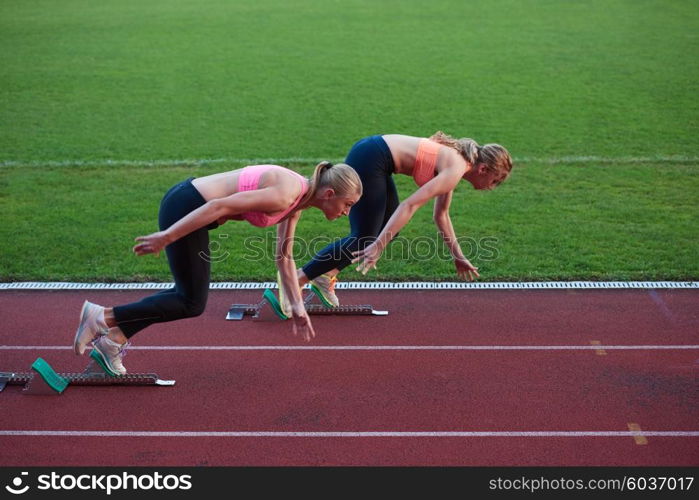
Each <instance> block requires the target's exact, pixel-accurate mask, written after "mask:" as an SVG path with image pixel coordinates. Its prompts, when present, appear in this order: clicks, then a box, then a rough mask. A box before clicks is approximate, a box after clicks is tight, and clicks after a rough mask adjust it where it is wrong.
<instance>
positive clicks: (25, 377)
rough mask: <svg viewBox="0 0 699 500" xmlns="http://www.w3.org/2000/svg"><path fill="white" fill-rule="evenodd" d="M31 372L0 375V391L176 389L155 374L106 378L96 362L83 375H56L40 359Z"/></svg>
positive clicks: (57, 391) (58, 392) (29, 393)
mask: <svg viewBox="0 0 699 500" xmlns="http://www.w3.org/2000/svg"><path fill="white" fill-rule="evenodd" d="M93 352H94V351H93ZM93 358H94V356H93ZM31 368H32V371H31V372H0V391H2V390H3V389H4V388H5V386H7V385H23V386H24V389H23V391H22V394H25V395H60V394H62V393H63V391H65V390H66V388H67V387H68V385H159V386H173V385H175V381H174V380H161V379H160V378H159V377H158V375H156V374H155V373H129V374H126V375H116V376H115V375H109V374H107V373H105V371H104V370H103V369H101V368H100V366H99V364H97V362H96V361H90V363H89V364H88V365H87V367H86V368H85V370H84V371H83V372H82V373H56V372H55V371H54V369H53V368H52V367H51V365H49V364H48V363H47V362H46V361H44V360H43V359H42V358H37V360H36V361H34V364H32V367H31Z"/></svg>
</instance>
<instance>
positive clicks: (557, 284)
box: [0, 281, 699, 290]
mask: <svg viewBox="0 0 699 500" xmlns="http://www.w3.org/2000/svg"><path fill="white" fill-rule="evenodd" d="M172 286H173V283H80V282H65V281H53V282H52V281H48V282H46V281H18V282H14V283H0V290H164V289H168V288H172ZM265 288H271V289H276V288H277V283H276V282H271V281H264V282H225V281H224V282H218V283H211V285H210V286H209V289H211V290H264V289H265ZM336 288H338V289H340V290H607V289H614V290H616V289H634V290H635V289H640V290H656V289H697V288H699V281H522V282H509V281H505V282H481V283H463V282H451V281H444V282H440V281H437V282H434V281H405V282H402V281H401V282H390V281H366V282H365V281H344V282H341V283H338V284H337V285H336Z"/></svg>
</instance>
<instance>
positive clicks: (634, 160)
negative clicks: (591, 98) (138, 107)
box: [0, 155, 699, 168]
mask: <svg viewBox="0 0 699 500" xmlns="http://www.w3.org/2000/svg"><path fill="white" fill-rule="evenodd" d="M323 160H329V161H332V162H333V163H338V162H341V161H344V160H343V159H342V158H305V157H287V158H232V157H231V158H225V157H224V158H169V159H167V158H166V159H162V158H161V159H153V160H129V159H114V158H105V159H96V160H87V159H74V160H70V159H64V160H56V159H54V160H2V161H0V167H30V168H41V167H51V168H55V167H119V166H123V167H161V166H205V165H216V164H230V165H257V164H275V165H288V164H299V163H306V164H309V165H315V164H317V163H319V162H321V161H323ZM513 160H514V162H515V163H533V164H544V165H559V164H567V163H578V164H580V163H582V164H615V163H624V164H643V163H680V164H683V163H688V164H692V163H699V157H697V156H687V155H656V156H618V157H611V156H587V155H570V156H552V157H529V156H523V157H518V158H514V159H513Z"/></svg>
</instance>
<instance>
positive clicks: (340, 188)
mask: <svg viewBox="0 0 699 500" xmlns="http://www.w3.org/2000/svg"><path fill="white" fill-rule="evenodd" d="M325 188H330V189H332V190H333V191H335V196H338V197H340V198H348V197H350V196H353V195H358V196H360V197H361V196H362V180H361V179H360V178H359V175H358V174H357V172H356V171H355V170H354V169H353V168H352V167H350V166H349V165H347V164H346V163H337V164H335V165H333V164H332V163H330V162H329V161H321V162H320V163H319V164H318V165H316V168H315V170H314V171H313V175H311V185H310V186H309V188H308V192H307V193H306V196H304V198H303V200H302V202H301V204H303V203H305V202H307V201H308V200H310V199H311V198H313V197H314V196H315V195H316V193H317V192H318V191H319V190H321V189H325Z"/></svg>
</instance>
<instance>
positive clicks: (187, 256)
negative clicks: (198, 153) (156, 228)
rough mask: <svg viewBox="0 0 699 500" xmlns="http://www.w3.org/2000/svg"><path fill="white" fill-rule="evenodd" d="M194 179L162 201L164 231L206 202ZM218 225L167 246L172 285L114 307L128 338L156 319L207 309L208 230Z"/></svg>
mask: <svg viewBox="0 0 699 500" xmlns="http://www.w3.org/2000/svg"><path fill="white" fill-rule="evenodd" d="M192 179H193V178H192ZM192 179H187V180H186V181H184V182H180V183H179V184H176V185H175V186H173V187H172V188H171V189H170V190H169V191H168V192H167V193H166V194H165V196H164V197H163V200H162V201H161V202H160V211H159V212H158V224H159V225H160V230H161V231H162V230H164V229H167V228H168V227H170V226H171V225H173V224H174V223H175V222H177V221H178V220H180V219H181V218H182V217H184V216H185V215H187V214H188V213H190V212H192V211H193V210H195V209H197V208H199V207H200V206H202V205H203V204H204V203H206V200H204V198H202V196H201V194H199V191H197V190H196V188H195V187H194V186H193V185H192ZM215 227H217V224H216V223H212V224H211V225H210V226H208V227H203V228H201V229H197V230H196V231H194V232H192V233H189V234H188V235H187V236H184V237H182V238H180V239H179V240H177V241H175V242H173V243H171V244H169V245H168V246H167V247H165V253H166V254H167V260H168V263H169V264H170V270H171V271H172V276H173V277H174V278H175V286H174V287H173V288H170V289H169V290H162V291H160V292H158V293H156V294H154V295H150V296H149V297H146V298H144V299H142V300H140V301H138V302H132V303H131V304H126V305H123V306H116V307H114V318H115V319H116V322H117V325H118V326H119V328H120V329H121V331H122V332H124V335H126V337H127V338H130V337H132V336H133V335H135V334H136V333H138V332H139V331H141V330H143V329H144V328H145V327H147V326H149V325H152V324H153V323H162V322H165V321H174V320H177V319H182V318H191V317H194V316H199V315H200V314H201V313H203V312H204V309H205V308H206V300H207V298H208V295H209V283H210V270H211V264H210V261H209V259H208V255H209V232H208V231H209V230H210V229H213V228H215Z"/></svg>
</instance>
